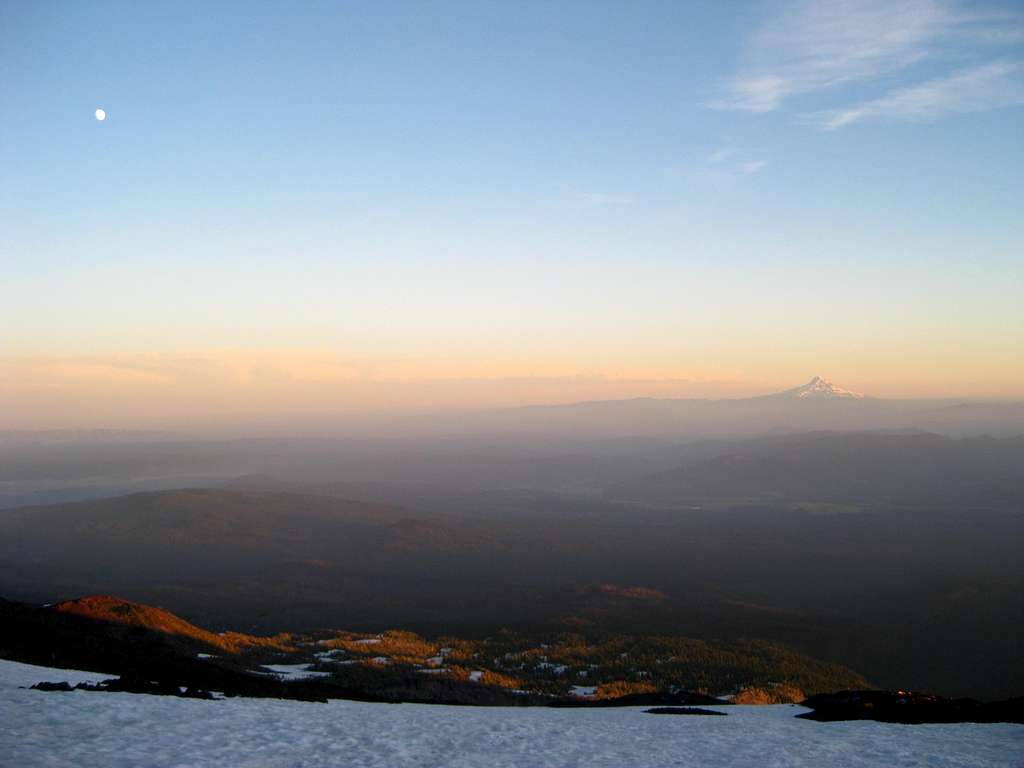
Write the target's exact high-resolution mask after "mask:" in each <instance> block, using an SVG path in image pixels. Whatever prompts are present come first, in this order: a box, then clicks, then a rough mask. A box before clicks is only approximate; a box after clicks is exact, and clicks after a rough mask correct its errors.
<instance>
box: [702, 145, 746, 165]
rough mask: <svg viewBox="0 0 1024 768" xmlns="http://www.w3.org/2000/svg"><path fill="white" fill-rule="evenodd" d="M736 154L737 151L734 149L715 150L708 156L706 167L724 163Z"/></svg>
mask: <svg viewBox="0 0 1024 768" xmlns="http://www.w3.org/2000/svg"><path fill="white" fill-rule="evenodd" d="M738 153H739V150H738V149H737V148H736V147H722V148H721V149H716V150H715V151H714V152H712V153H711V154H710V155H708V160H707V162H708V165H718V164H719V163H724V162H725V161H726V160H728V159H729V158H731V157H733V156H735V155H736V154H738Z"/></svg>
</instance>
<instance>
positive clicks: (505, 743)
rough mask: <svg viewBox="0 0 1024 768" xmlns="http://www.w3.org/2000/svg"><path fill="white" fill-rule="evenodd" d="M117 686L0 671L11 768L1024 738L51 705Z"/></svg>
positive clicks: (616, 715) (968, 732)
mask: <svg viewBox="0 0 1024 768" xmlns="http://www.w3.org/2000/svg"><path fill="white" fill-rule="evenodd" d="M106 677H109V675H104V674H96V673H90V672H76V671H71V670H57V669H48V668H45V667H34V666H30V665H27V664H18V663H16V662H11V661H2V660H0V763H2V765H4V766H19V768H28V767H31V766H76V767H79V768H89V767H91V766H97V767H99V766H102V767H103V768H117V766H133V767H134V766H154V767H155V766H174V767H175V768H184V767H185V766H200V765H202V766H206V765H211V766H212V765H217V766H259V767H260V768H278V767H281V768H284V767H285V766H287V768H299V767H305V766H413V765H415V766H487V767H488V768H491V767H492V766H584V765H585V766H615V768H620V766H695V767H696V766H702V767H703V766H757V767H758V768H764V767H765V766H829V768H842V766H868V765H870V766H887V767H888V766H929V767H930V768H936V767H937V766H1020V765H1024V726H1021V725H969V724H968V725H918V726H907V725H885V724H882V723H871V722H856V723H815V722H811V721H808V720H797V719H794V717H793V715H795V714H797V713H798V712H801V711H803V710H801V709H800V708H799V707H793V706H771V707H742V706H737V707H723V708H721V709H723V710H724V711H727V712H728V714H729V717H686V716H671V715H648V714H644V713H643V710H642V709H638V708H628V709H603V710H597V709H590V710H585V709H547V708H506V707H501V708H472V707H448V706H429V705H417V704H363V703H358V702H349V701H332V702H330V703H328V704H308V703H304V702H290V701H279V700H276V699H274V700H268V699H228V700H223V701H200V700H193V699H179V698H175V697H167V696H146V695H137V694H129V693H87V692H83V691H75V692H72V693H44V692H42V691H31V690H27V689H20V688H19V687H18V686H29V685H32V684H33V683H37V682H39V681H40V680H50V681H61V680H67V681H68V682H70V683H72V684H74V683H77V682H80V681H99V680H102V679H104V678H106Z"/></svg>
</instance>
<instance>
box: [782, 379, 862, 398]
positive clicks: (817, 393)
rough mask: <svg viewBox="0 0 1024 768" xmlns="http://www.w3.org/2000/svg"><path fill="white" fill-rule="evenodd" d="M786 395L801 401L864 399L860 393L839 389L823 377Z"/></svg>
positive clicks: (812, 380)
mask: <svg viewBox="0 0 1024 768" xmlns="http://www.w3.org/2000/svg"><path fill="white" fill-rule="evenodd" d="M784 394H786V395H789V396H790V397H795V398H798V399H800V400H807V399H812V398H813V399H815V400H817V399H823V398H828V399H832V398H843V399H853V400H862V399H863V398H864V395H862V394H860V393H859V392H851V391H850V390H848V389H843V388H842V387H837V386H836V385H835V384H833V383H832V382H831V381H829V380H828V379H823V378H821V376H815V377H814V378H813V379H811V380H810V381H809V382H807V383H806V384H804V385H803V386H800V387H797V388H796V389H791V390H789V391H788V392H785V393H784Z"/></svg>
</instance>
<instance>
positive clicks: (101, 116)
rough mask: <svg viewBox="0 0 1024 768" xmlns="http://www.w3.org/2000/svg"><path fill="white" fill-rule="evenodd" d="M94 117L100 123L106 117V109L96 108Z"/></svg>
mask: <svg viewBox="0 0 1024 768" xmlns="http://www.w3.org/2000/svg"><path fill="white" fill-rule="evenodd" d="M96 119H97V120H99V121H100V122H101V123H102V122H103V121H104V120H106V119H107V112H106V110H103V109H97V110H96Z"/></svg>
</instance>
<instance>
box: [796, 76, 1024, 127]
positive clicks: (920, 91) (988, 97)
mask: <svg viewBox="0 0 1024 768" xmlns="http://www.w3.org/2000/svg"><path fill="white" fill-rule="evenodd" d="M1017 104H1024V66H1022V65H1021V64H1020V63H1017V62H994V63H991V64H987V65H984V66H980V67H973V68H971V69H967V70H964V71H962V72H957V73H956V74H954V75H951V76H949V77H943V78H936V79H934V80H929V81H927V82H925V83H921V84H920V85H915V86H911V87H908V88H899V89H896V90H893V91H890V92H889V93H888V94H886V95H885V96H883V97H882V98H879V99H874V100H872V101H867V102H864V103H862V104H858V105H855V106H853V107H849V108H846V109H838V110H828V111H825V112H819V113H816V114H814V115H811V116H810V117H811V119H812V120H814V121H815V122H817V123H819V124H820V125H821V127H823V128H825V129H826V130H836V129H837V128H842V127H843V126H847V125H850V124H852V123H857V122H860V121H863V120H871V119H902V120H918V121H927V120H935V119H937V118H939V117H942V116H943V115H948V114H952V113H956V112H984V111H986V110H990V109H997V108H999V107H1008V106H1014V105H1017Z"/></svg>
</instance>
